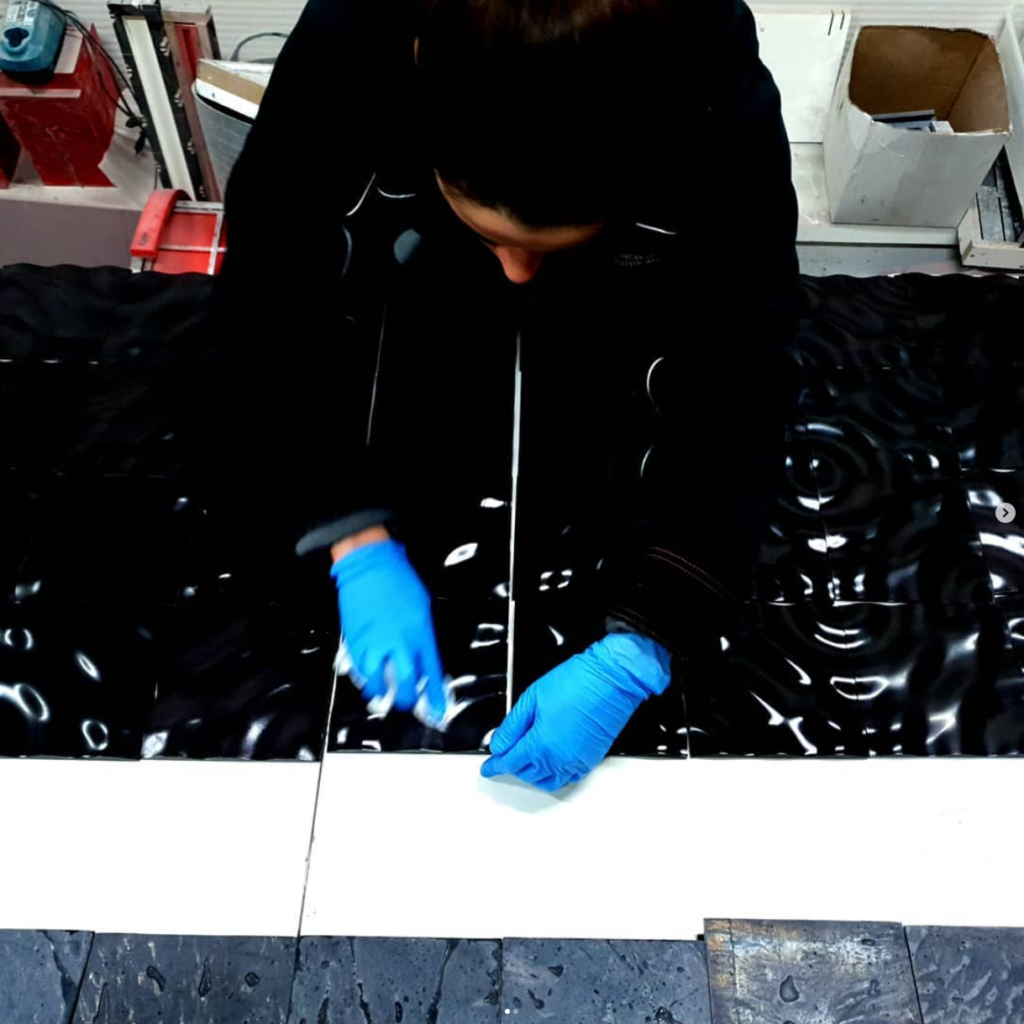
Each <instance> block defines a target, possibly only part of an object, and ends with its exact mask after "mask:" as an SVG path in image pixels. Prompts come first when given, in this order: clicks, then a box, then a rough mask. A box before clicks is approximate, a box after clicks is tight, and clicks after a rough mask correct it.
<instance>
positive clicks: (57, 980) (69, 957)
mask: <svg viewBox="0 0 1024 1024" xmlns="http://www.w3.org/2000/svg"><path fill="white" fill-rule="evenodd" d="M92 938H93V936H92V932H54V931H39V932H28V931H21V932H17V931H0V1020H2V1021H4V1022H5V1024H71V1018H72V1014H73V1013H74V1012H75V1002H76V1000H77V999H78V989H79V986H80V985H81V983H82V976H83V974H84V972H85V962H86V959H87V957H88V956H89V946H90V945H91V944H92Z"/></svg>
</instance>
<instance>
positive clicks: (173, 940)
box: [76, 935, 295, 1024]
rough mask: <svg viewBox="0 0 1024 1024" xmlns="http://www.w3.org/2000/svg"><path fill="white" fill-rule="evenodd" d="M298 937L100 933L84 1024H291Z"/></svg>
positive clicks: (81, 1011)
mask: <svg viewBox="0 0 1024 1024" xmlns="http://www.w3.org/2000/svg"><path fill="white" fill-rule="evenodd" d="M294 967H295V940H294V939H265V938H204V937H196V936H182V935H155V936H147V935H97V936H96V940H95V942H94V943H93V947H92V953H91V954H90V956H89V966H88V969H87V971H86V976H85V983H84V984H83V985H82V995H81V998H80V999H79V1002H78V1015H77V1017H76V1020H77V1021H78V1022H79V1024H121V1022H122V1021H138V1022H139V1024H172V1022H174V1024H176V1022H178V1021H187V1022H188V1024H285V1021H286V1020H287V1017H288V997H289V993H290V990H291V982H292V972H293V970H294Z"/></svg>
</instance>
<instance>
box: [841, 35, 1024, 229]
mask: <svg viewBox="0 0 1024 1024" xmlns="http://www.w3.org/2000/svg"><path fill="white" fill-rule="evenodd" d="M917 110H934V111H935V113H936V116H937V118H938V119H939V120H942V121H948V122H949V123H950V125H951V126H952V128H953V132H954V134H952V135H944V134H932V133H930V132H913V131H907V130H905V129H902V128H898V127H894V126H892V125H888V124H883V123H881V122H878V121H875V120H874V118H875V116H877V115H881V114H895V113H899V112H903V111H917ZM1011 130H1012V126H1011V119H1010V110H1009V102H1008V99H1007V90H1006V82H1005V79H1004V77H1003V68H1002V64H1001V62H1000V59H999V52H998V50H997V48H996V45H995V41H994V40H993V39H991V38H990V37H989V36H986V35H983V34H982V33H979V32H973V31H969V30H950V29H940V28H929V27H924V26H871V27H865V28H863V29H861V31H860V33H859V35H858V36H857V39H856V42H855V44H854V46H853V48H852V50H851V52H850V53H849V54H848V55H847V58H846V61H845V63H844V66H843V72H842V74H841V75H840V79H839V83H838V85H837V88H836V94H835V97H834V99H833V103H832V109H831V112H830V114H829V123H828V129H827V132H826V137H825V167H826V175H827V179H828V188H829V205H830V207H831V211H832V219H833V221H834V222H835V223H847V224H892V225H901V226H902V225H906V226H915V227H956V226H957V225H958V224H959V223H960V220H961V218H962V217H963V214H964V211H965V210H966V209H967V207H968V205H969V204H970V202H971V201H972V198H973V196H974V193H975V190H976V189H977V188H978V186H979V185H980V184H981V182H982V180H983V179H984V177H985V175H986V174H987V173H988V171H989V169H990V168H991V167H992V165H993V164H994V163H995V161H996V159H997V158H998V156H999V153H1000V151H1001V150H1002V148H1003V145H1004V144H1005V142H1006V139H1007V138H1008V137H1009V135H1010V132H1011Z"/></svg>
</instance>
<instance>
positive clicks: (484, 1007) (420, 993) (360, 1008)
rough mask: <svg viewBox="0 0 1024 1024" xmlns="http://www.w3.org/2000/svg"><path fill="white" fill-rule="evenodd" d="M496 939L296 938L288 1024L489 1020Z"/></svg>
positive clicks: (494, 994)
mask: <svg viewBox="0 0 1024 1024" xmlns="http://www.w3.org/2000/svg"><path fill="white" fill-rule="evenodd" d="M501 961H502V953H501V943H500V942H498V941H491V940H470V939H463V940H459V939H449V940H444V939H387V938H378V939H371V938H315V937H303V938H302V939H300V940H299V957H298V967H297V969H296V972H295V984H294V987H293V989H292V1012H291V1017H290V1018H289V1020H290V1022H291V1024H314V1022H315V1024H367V1022H371V1021H395V1022H399V1024H496V1022H497V1021H498V1019H499V999H500V993H501Z"/></svg>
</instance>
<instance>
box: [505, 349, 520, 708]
mask: <svg viewBox="0 0 1024 1024" xmlns="http://www.w3.org/2000/svg"><path fill="white" fill-rule="evenodd" d="M522 352H523V335H522V331H519V332H517V334H516V369H515V402H514V404H513V413H512V509H511V515H512V530H511V533H510V536H509V543H508V548H509V565H508V667H507V668H506V670H505V675H506V678H505V714H506V715H507V714H508V713H509V712H510V711H511V710H512V670H513V666H514V661H515V647H516V595H515V589H514V579H515V568H516V503H517V500H518V497H519V425H520V422H521V420H522V412H523V368H522Z"/></svg>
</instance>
